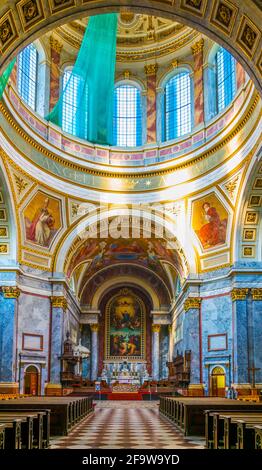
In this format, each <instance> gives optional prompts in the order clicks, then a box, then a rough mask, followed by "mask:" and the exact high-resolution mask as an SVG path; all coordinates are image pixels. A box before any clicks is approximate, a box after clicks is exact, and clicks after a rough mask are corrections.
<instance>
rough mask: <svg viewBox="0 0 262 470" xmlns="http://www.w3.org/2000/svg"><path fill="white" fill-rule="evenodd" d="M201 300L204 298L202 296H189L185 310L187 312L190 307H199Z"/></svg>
mask: <svg viewBox="0 0 262 470" xmlns="http://www.w3.org/2000/svg"><path fill="white" fill-rule="evenodd" d="M201 300H202V299H201V298H200V297H188V298H187V299H186V300H185V303H184V309H185V312H187V311H188V310H189V309H190V308H198V309H199V308H200V305H201Z"/></svg>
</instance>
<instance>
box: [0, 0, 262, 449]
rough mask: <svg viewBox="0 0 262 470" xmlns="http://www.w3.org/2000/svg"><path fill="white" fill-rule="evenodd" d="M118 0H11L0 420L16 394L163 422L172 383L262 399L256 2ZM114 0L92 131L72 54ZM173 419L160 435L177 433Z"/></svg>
mask: <svg viewBox="0 0 262 470" xmlns="http://www.w3.org/2000/svg"><path fill="white" fill-rule="evenodd" d="M7 3H8V5H7ZM107 3H108V2H104V1H98V0H97V1H91V2H89V1H84V0H83V1H76V2H75V1H74V0H63V1H62V0H48V1H47V0H20V1H19V2H15V1H13V0H12V1H9V2H1V6H0V52H1V56H0V67H1V73H0V74H3V75H2V77H3V76H4V72H5V71H6V70H7V67H8V66H10V64H11V65H12V70H11V71H10V75H9V76H8V81H7V83H6V86H5V88H4V90H3V96H2V100H1V101H0V427H1V409H2V405H1V403H4V401H5V399H6V398H10V397H13V398H15V397H17V400H23V397H25V396H28V397H34V398H35V399H37V398H36V397H39V399H40V397H41V398H42V399H43V400H48V399H49V400H51V401H52V400H59V397H60V399H61V397H63V399H65V400H66V397H67V399H68V400H69V397H77V396H78V397H79V396H80V397H82V398H83V397H86V398H85V399H86V400H87V399H88V400H90V399H91V398H92V399H94V400H95V401H97V402H98V404H97V407H99V406H100V407H101V410H102V411H101V412H104V413H107V412H108V408H107V407H109V406H110V403H111V402H112V401H114V402H113V403H114V407H115V408H114V410H115V411H114V412H115V413H118V412H120V411H119V410H120V408H117V403H120V402H121V403H122V404H121V403H120V405H119V407H121V406H123V407H124V412H125V413H128V412H130V413H131V412H132V406H133V407H134V406H135V405H134V403H136V402H138V405H137V406H138V407H139V410H142V411H141V412H143V410H146V411H145V412H146V413H147V412H149V411H148V410H151V408H150V406H152V410H153V412H154V413H156V408H155V407H156V406H157V404H158V401H159V400H160V412H161V413H162V415H163V416H165V417H164V418H161V419H169V418H170V416H171V414H172V413H173V411H172V413H171V411H170V409H171V408H168V406H169V405H168V402H164V401H163V400H164V398H163V397H165V396H173V395H174V396H180V397H187V399H188V397H192V398H194V397H198V398H199V399H210V397H215V398H217V399H221V400H222V399H223V400H224V399H225V398H227V399H239V398H240V399H241V398H243V399H245V400H247V401H245V402H243V403H249V404H250V406H252V405H251V404H252V403H253V402H254V403H256V404H258V403H260V401H261V397H262V347H261V340H262V323H261V318H262V317H261V316H262V277H261V274H262V158H261V117H262V113H261V70H262V55H261V44H262V35H261V24H262V12H261V8H259V5H258V4H257V3H259V2H255V1H246V2H241V1H238V0H231V1H227V0H223V1H220V0H211V1H210V2H207V1H206V0H198V1H193V0H181V1H179V2H173V1H171V0H162V1H159V0H158V1H157V0H154V1H153V0H152V1H150V2H148V1H139V2H135V1H130V2H126V1H116V2H114V4H115V6H114V8H113V7H108V6H107V5H106V4H107ZM2 4H3V6H2ZM138 4H139V5H138ZM107 14H112V15H113V14H114V15H115V14H117V16H116V19H117V23H116V54H115V69H114V70H113V73H114V83H113V94H112V103H113V105H112V141H111V142H107V143H103V142H102V141H101V140H100V141H99V139H97V140H96V141H95V140H92V139H91V138H90V139H89V138H88V137H85V136H83V134H80V133H79V129H80V127H81V126H87V128H91V127H92V124H93V123H92V120H93V121H94V120H95V117H94V116H93V114H92V113H91V112H90V113H89V115H88V113H85V116H84V117H83V114H84V113H83V109H85V104H84V98H83V97H82V98H81V97H80V98H79V96H80V91H79V90H80V87H81V84H80V79H79V80H78V79H77V76H76V75H74V70H75V68H74V66H75V64H77V60H78V57H79V51H80V50H81V48H82V46H81V45H82V44H83V40H84V39H83V38H84V37H85V33H86V31H87V29H88V27H89V25H90V22H91V20H92V18H93V17H95V16H97V17H102V16H103V15H107ZM90 18H91V19H90ZM90 28H91V27H90ZM90 31H91V29H90ZM92 49H93V54H92V57H90V56H89V58H88V59H87V58H86V61H87V62H90V64H91V65H90V67H91V68H92V64H93V68H94V69H95V67H96V63H97V57H96V44H91V48H90V51H91V50H92ZM97 54H98V53H97ZM107 54H108V53H107ZM108 58H109V55H107V56H105V57H104V62H103V63H101V64H100V67H101V66H102V68H101V76H100V77H99V82H98V85H99V87H101V100H100V104H99V107H98V109H96V111H97V114H98V117H97V119H98V120H99V119H100V120H101V119H103V117H104V115H105V113H106V111H105V108H106V101H105V100H103V99H102V88H103V84H104V85H105V83H106V80H107V77H106V74H107V59H108ZM12 61H13V62H12ZM83 67H84V66H83ZM103 68H104V70H103ZM88 73H90V74H91V72H90V69H89V72H88ZM0 85H1V82H0ZM88 87H89V88H88V98H87V100H88V99H90V100H91V98H90V96H93V95H92V93H91V91H90V89H91V87H92V83H89V84H88ZM99 87H98V93H99ZM0 89H1V86H0ZM107 91H108V89H107ZM57 103H60V104H61V107H60V109H59V116H60V122H59V123H58V122H57V121H55V122H53V121H52V118H50V116H52V111H54V110H56V109H57ZM50 113H51V114H50ZM80 115H81V117H80ZM84 121H86V122H87V124H86V122H84ZM81 128H82V127H81ZM88 135H89V134H87V136H88ZM101 142H102V143H101ZM1 397H2V400H1ZM83 400H84V398H83ZM125 400H130V402H131V401H132V403H131V404H130V407H131V411H130V410H128V403H129V402H128V403H127V402H126V404H125ZM161 400H162V401H161ZM13 401H15V400H13ZM39 403H40V402H39ZM86 406H87V405H86ZM258 406H259V405H258ZM125 407H126V408H125ZM143 407H144V408H143ZM147 407H149V408H147ZM134 409H136V408H133V413H135V412H134ZM260 409H261V413H262V406H261V405H260ZM172 410H173V408H172ZM95 413H97V411H95ZM170 413H171V414H170ZM117 416H118V415H117ZM88 419H90V418H88ZM92 419H93V418H92ZM260 419H262V418H260ZM165 423H167V421H166V422H165V421H161V423H159V424H158V425H159V426H160V427H159V430H160V433H162V435H165V436H166V441H165V442H164V443H162V444H161V442H160V444H159V442H154V443H153V444H152V448H153V447H158V446H159V445H160V447H161V446H162V447H163V448H168V446H169V445H173V444H172V443H170V442H171V441H170V439H171V438H170V436H169V432H171V431H170V430H169V427H168V426H170V423H168V424H165ZM51 425H52V422H51ZM161 426H163V429H162V428H161ZM165 426H166V427H165ZM161 429H162V431H161ZM145 432H147V431H146V430H145ZM257 432H258V431H257ZM57 433H58V431H57V432H56V434H57ZM101 439H102V442H103V437H102V438H101ZM150 439H151V438H150V437H148V440H150ZM171 440H172V439H171ZM92 442H93V441H92ZM143 442H144V441H143ZM146 442H148V441H146ZM259 442H260V446H261V447H260V448H262V433H260V441H259ZM144 444H145V443H144ZM126 445H128V444H126ZM137 445H138V444H137ZM184 445H185V447H190V446H191V447H194V446H197V444H195V443H192V442H191V441H188V442H187V443H186V444H184ZM56 446H57V447H63V448H64V447H70V443H68V441H64V442H63V444H60V443H59V440H58V442H57V443H56V444H55V445H54V447H56ZM93 446H94V447H96V446H99V438H97V440H96V441H94V442H93ZM133 446H136V444H134V445H133ZM199 446H201V445H199ZM73 447H74V446H72V448H73ZM0 448H1V445H0ZM170 448H171V447H170Z"/></svg>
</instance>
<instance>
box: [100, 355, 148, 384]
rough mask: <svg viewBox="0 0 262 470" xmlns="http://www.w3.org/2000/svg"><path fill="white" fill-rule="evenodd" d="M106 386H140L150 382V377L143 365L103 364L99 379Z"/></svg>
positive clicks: (131, 363) (125, 362)
mask: <svg viewBox="0 0 262 470" xmlns="http://www.w3.org/2000/svg"><path fill="white" fill-rule="evenodd" d="M100 379H101V380H103V381H106V382H107V384H108V385H115V386H116V385H117V384H128V385H136V386H140V385H142V384H143V383H144V382H145V381H148V380H150V379H151V378H150V376H149V374H148V372H147V369H146V364H144V363H134V362H130V363H129V362H127V361H125V360H124V361H123V362H116V363H114V362H113V363H105V364H104V368H103V371H102V375H101V377H100Z"/></svg>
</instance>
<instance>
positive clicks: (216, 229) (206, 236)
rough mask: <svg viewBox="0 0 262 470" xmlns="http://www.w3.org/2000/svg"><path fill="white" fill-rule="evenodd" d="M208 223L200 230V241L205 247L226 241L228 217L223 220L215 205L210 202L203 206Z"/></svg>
mask: <svg viewBox="0 0 262 470" xmlns="http://www.w3.org/2000/svg"><path fill="white" fill-rule="evenodd" d="M202 208H203V211H204V217H205V220H206V221H207V223H206V224H205V225H203V226H202V227H201V228H200V230H199V231H198V235H199V238H200V241H201V243H202V245H203V247H204V248H208V247H209V246H215V245H219V244H221V243H225V241H226V228H227V219H223V220H221V219H220V217H219V214H218V212H217V210H216V208H215V207H211V205H210V204H209V202H205V203H204V204H203V206H202Z"/></svg>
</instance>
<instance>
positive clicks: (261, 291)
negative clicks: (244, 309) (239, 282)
mask: <svg viewBox="0 0 262 470" xmlns="http://www.w3.org/2000/svg"><path fill="white" fill-rule="evenodd" d="M251 295H252V299H253V300H262V288H255V289H251Z"/></svg>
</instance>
